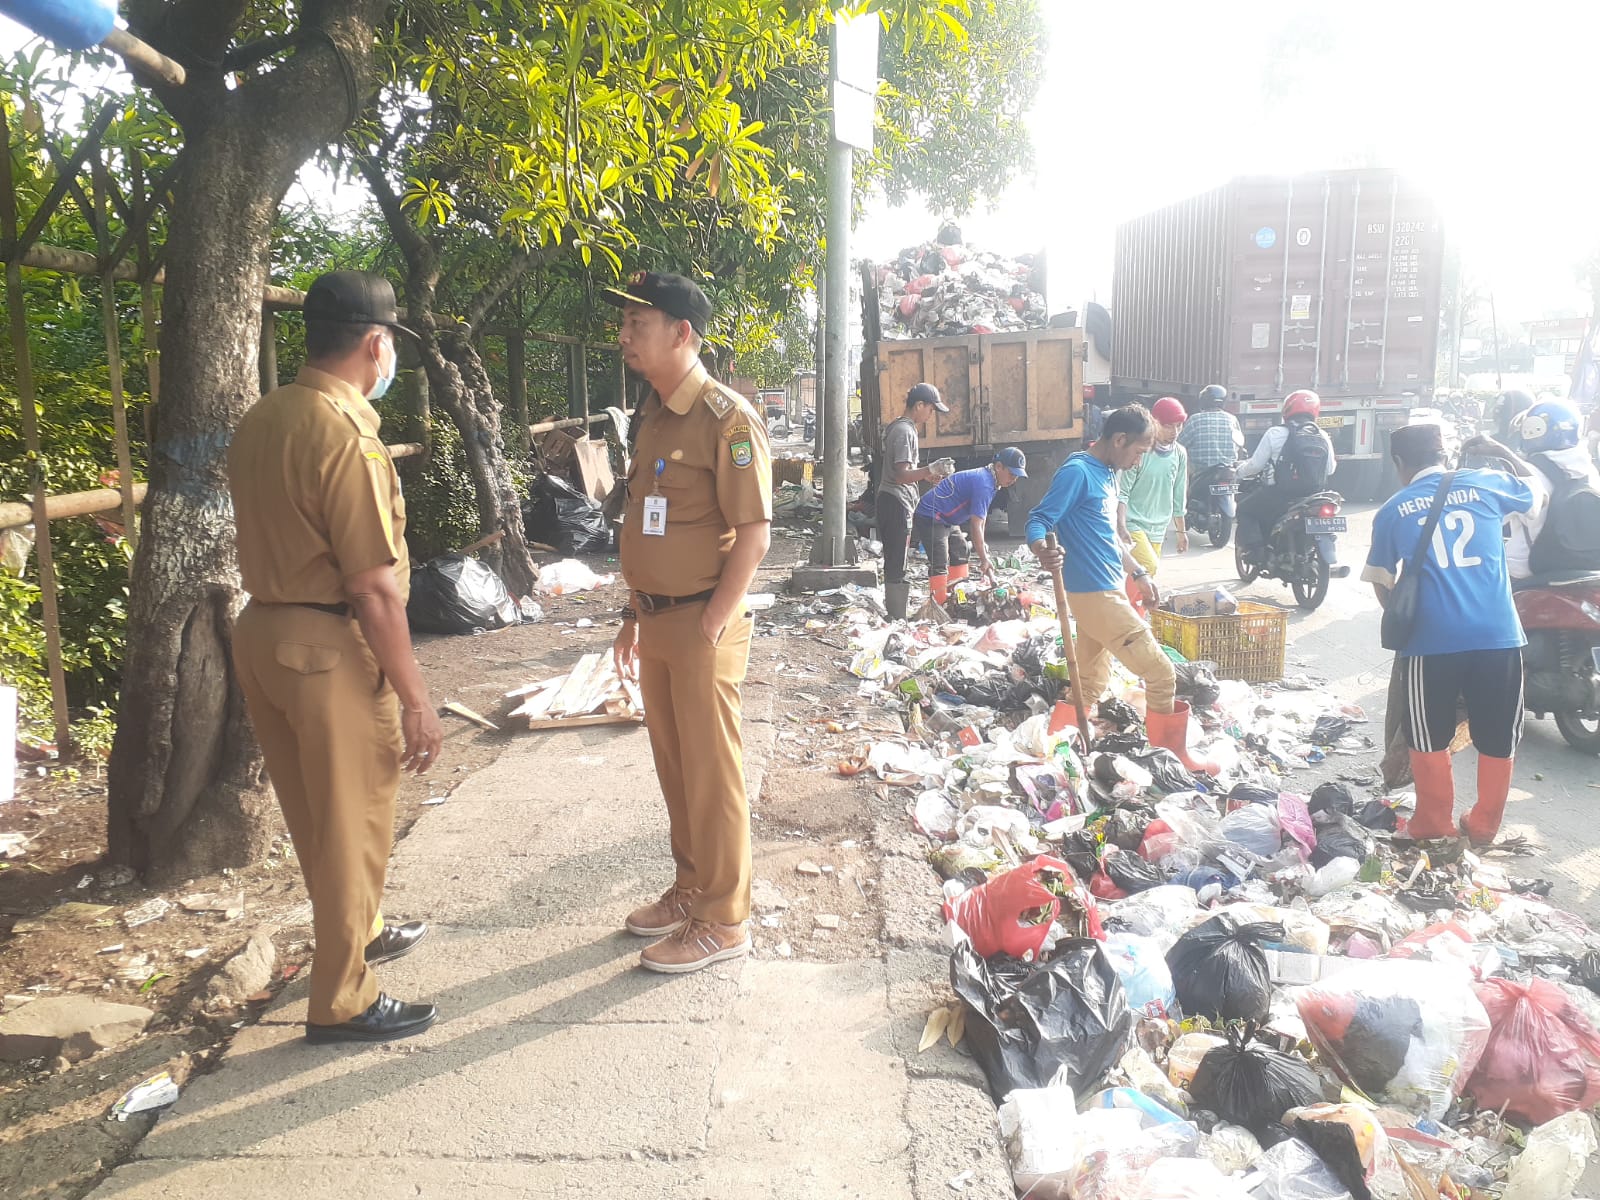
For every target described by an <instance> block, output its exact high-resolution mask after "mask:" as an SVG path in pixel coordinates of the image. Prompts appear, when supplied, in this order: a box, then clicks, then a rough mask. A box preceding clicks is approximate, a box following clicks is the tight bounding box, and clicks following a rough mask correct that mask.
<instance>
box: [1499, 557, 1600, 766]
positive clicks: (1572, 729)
mask: <svg viewBox="0 0 1600 1200" xmlns="http://www.w3.org/2000/svg"><path fill="white" fill-rule="evenodd" d="M1512 599H1513V600H1514V601H1515V602H1516V606H1517V616H1518V617H1520V618H1521V620H1522V631H1523V633H1525V634H1526V635H1527V637H1528V646H1527V649H1525V650H1524V651H1523V652H1522V661H1523V670H1524V682H1523V692H1522V697H1523V705H1524V707H1525V708H1526V709H1527V710H1528V712H1530V713H1531V714H1532V715H1534V716H1536V717H1544V716H1548V715H1553V716H1554V717H1555V719H1556V728H1557V729H1558V730H1560V732H1561V736H1562V737H1563V738H1565V739H1566V742H1567V745H1569V746H1571V747H1572V748H1573V749H1574V750H1581V751H1583V752H1584V753H1585V754H1600V572H1594V571H1561V572H1554V573H1552V574H1549V575H1539V576H1535V577H1534V578H1532V579H1528V580H1523V581H1521V582H1519V583H1518V584H1516V585H1515V586H1514V587H1513V589H1512Z"/></svg>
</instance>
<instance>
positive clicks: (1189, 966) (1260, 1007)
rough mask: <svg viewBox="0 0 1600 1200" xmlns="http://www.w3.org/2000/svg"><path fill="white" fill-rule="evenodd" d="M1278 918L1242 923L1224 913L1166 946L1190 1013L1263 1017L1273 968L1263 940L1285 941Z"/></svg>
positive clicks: (1251, 1018) (1182, 1000)
mask: <svg viewBox="0 0 1600 1200" xmlns="http://www.w3.org/2000/svg"><path fill="white" fill-rule="evenodd" d="M1283 938H1284V929H1283V926H1282V925H1279V924H1277V923H1276V922H1265V921H1262V922H1255V923H1249V924H1246V923H1241V922H1239V921H1237V920H1235V919H1234V918H1233V917H1231V916H1229V915H1228V914H1227V913H1222V914H1220V915H1219V916H1215V917H1212V918H1211V919H1210V920H1209V921H1207V922H1205V924H1203V925H1197V926H1195V927H1194V928H1193V929H1191V930H1189V932H1188V933H1186V934H1184V935H1183V936H1182V937H1180V938H1179V939H1178V940H1177V941H1176V942H1175V943H1173V946H1172V949H1171V950H1168V951H1167V967H1168V969H1169V970H1171V972H1172V982H1173V985H1174V987H1175V988H1176V990H1177V993H1178V1003H1179V1004H1180V1005H1182V1006H1183V1011H1184V1014H1185V1015H1186V1016H1191V1017H1209V1018H1211V1019H1212V1020H1213V1021H1236V1020H1237V1021H1262V1020H1265V1019H1266V1016H1267V1011H1268V1010H1269V1009H1270V1008H1271V1007H1272V971H1271V969H1270V968H1269V967H1268V965H1267V954H1266V951H1264V950H1263V949H1262V948H1261V943H1263V942H1281V941H1282V940H1283Z"/></svg>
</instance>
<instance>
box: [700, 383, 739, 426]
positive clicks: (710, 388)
mask: <svg viewBox="0 0 1600 1200" xmlns="http://www.w3.org/2000/svg"><path fill="white" fill-rule="evenodd" d="M700 399H702V400H704V401H705V402H706V407H708V408H709V409H711V411H712V412H713V413H715V414H716V415H717V419H718V420H721V419H722V418H723V417H725V416H727V415H728V414H729V413H731V412H732V411H733V410H734V409H735V408H736V407H738V404H739V401H738V400H737V399H736V398H735V397H733V396H730V395H728V394H727V393H726V392H724V391H723V390H722V389H721V388H720V387H718V386H717V385H716V384H715V383H710V384H707V385H706V389H705V391H703V392H701V393H700Z"/></svg>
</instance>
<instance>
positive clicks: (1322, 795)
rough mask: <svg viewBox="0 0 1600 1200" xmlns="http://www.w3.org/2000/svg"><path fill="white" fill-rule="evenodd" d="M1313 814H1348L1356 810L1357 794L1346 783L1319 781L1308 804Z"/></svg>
mask: <svg viewBox="0 0 1600 1200" xmlns="http://www.w3.org/2000/svg"><path fill="white" fill-rule="evenodd" d="M1306 807H1307V808H1309V809H1310V810H1311V812H1312V814H1313V815H1315V814H1316V813H1319V812H1341V813H1344V814H1345V815H1346V816H1350V815H1353V814H1354V813H1355V810H1356V796H1355V793H1354V792H1352V791H1351V790H1350V785H1349V784H1346V783H1319V784H1317V786H1316V789H1315V790H1314V791H1313V792H1312V793H1311V800H1310V802H1309V803H1308V804H1307V805H1306Z"/></svg>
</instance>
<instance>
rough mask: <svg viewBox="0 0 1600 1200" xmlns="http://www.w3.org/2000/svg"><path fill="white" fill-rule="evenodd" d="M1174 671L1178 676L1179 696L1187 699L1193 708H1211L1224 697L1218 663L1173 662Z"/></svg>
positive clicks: (1181, 698) (1201, 661)
mask: <svg viewBox="0 0 1600 1200" xmlns="http://www.w3.org/2000/svg"><path fill="white" fill-rule="evenodd" d="M1172 668H1173V673H1174V674H1175V675H1176V676H1177V678H1178V692H1177V694H1178V698H1179V699H1180V700H1187V701H1188V702H1189V705H1190V707H1192V708H1197V709H1201V708H1210V707H1211V706H1212V705H1213V704H1215V703H1216V702H1217V701H1218V700H1220V699H1221V698H1222V687H1221V685H1219V684H1218V683H1217V664H1216V663H1214V662H1205V661H1204V660H1197V661H1195V662H1184V663H1173V664H1172Z"/></svg>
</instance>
